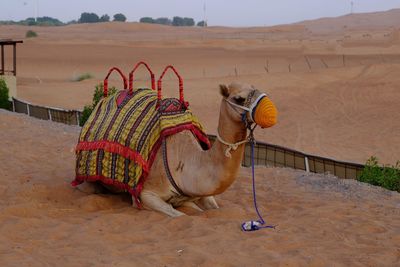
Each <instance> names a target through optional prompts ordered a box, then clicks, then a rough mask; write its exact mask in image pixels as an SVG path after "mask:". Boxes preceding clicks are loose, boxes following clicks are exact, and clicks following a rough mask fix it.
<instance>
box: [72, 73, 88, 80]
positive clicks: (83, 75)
mask: <svg viewBox="0 0 400 267" xmlns="http://www.w3.org/2000/svg"><path fill="white" fill-rule="evenodd" d="M92 78H93V75H92V74H90V73H88V72H87V73H83V74H81V75H79V76H78V77H75V78H73V79H72V80H73V81H74V82H81V81H83V80H88V79H92Z"/></svg>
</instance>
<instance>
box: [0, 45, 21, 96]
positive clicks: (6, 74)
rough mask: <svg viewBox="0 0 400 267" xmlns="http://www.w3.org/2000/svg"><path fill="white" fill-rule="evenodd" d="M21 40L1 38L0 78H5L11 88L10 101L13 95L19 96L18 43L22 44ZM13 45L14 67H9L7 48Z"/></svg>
mask: <svg viewBox="0 0 400 267" xmlns="http://www.w3.org/2000/svg"><path fill="white" fill-rule="evenodd" d="M21 43H23V41H21V40H12V39H0V78H1V79H3V80H5V82H6V83H7V86H8V88H9V97H10V101H11V98H12V97H17V77H16V76H17V44H21ZM7 46H11V47H12V65H11V66H12V68H11V69H7V65H6V57H5V54H6V53H5V52H6V50H5V48H6V47H7Z"/></svg>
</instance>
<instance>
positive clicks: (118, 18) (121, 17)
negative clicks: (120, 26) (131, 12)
mask: <svg viewBox="0 0 400 267" xmlns="http://www.w3.org/2000/svg"><path fill="white" fill-rule="evenodd" d="M114 21H122V22H125V21H126V17H125V15H124V14H121V13H118V14H115V15H114Z"/></svg>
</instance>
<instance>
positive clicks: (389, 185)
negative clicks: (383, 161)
mask: <svg viewBox="0 0 400 267" xmlns="http://www.w3.org/2000/svg"><path fill="white" fill-rule="evenodd" d="M358 180H359V181H361V182H365V183H369V184H372V185H377V186H381V187H384V188H386V189H389V190H393V191H397V192H400V161H398V162H397V163H396V165H395V166H393V165H392V166H390V165H384V166H379V162H378V159H377V158H376V157H371V158H369V159H368V160H367V163H366V164H365V168H364V170H363V172H362V173H361V175H360V177H358Z"/></svg>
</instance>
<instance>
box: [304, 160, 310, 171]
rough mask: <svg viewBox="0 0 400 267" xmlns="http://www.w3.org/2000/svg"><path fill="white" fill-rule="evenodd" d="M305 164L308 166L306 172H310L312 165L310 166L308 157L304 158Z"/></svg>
mask: <svg viewBox="0 0 400 267" xmlns="http://www.w3.org/2000/svg"><path fill="white" fill-rule="evenodd" d="M304 163H305V164H306V172H310V165H309V164H308V157H304Z"/></svg>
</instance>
